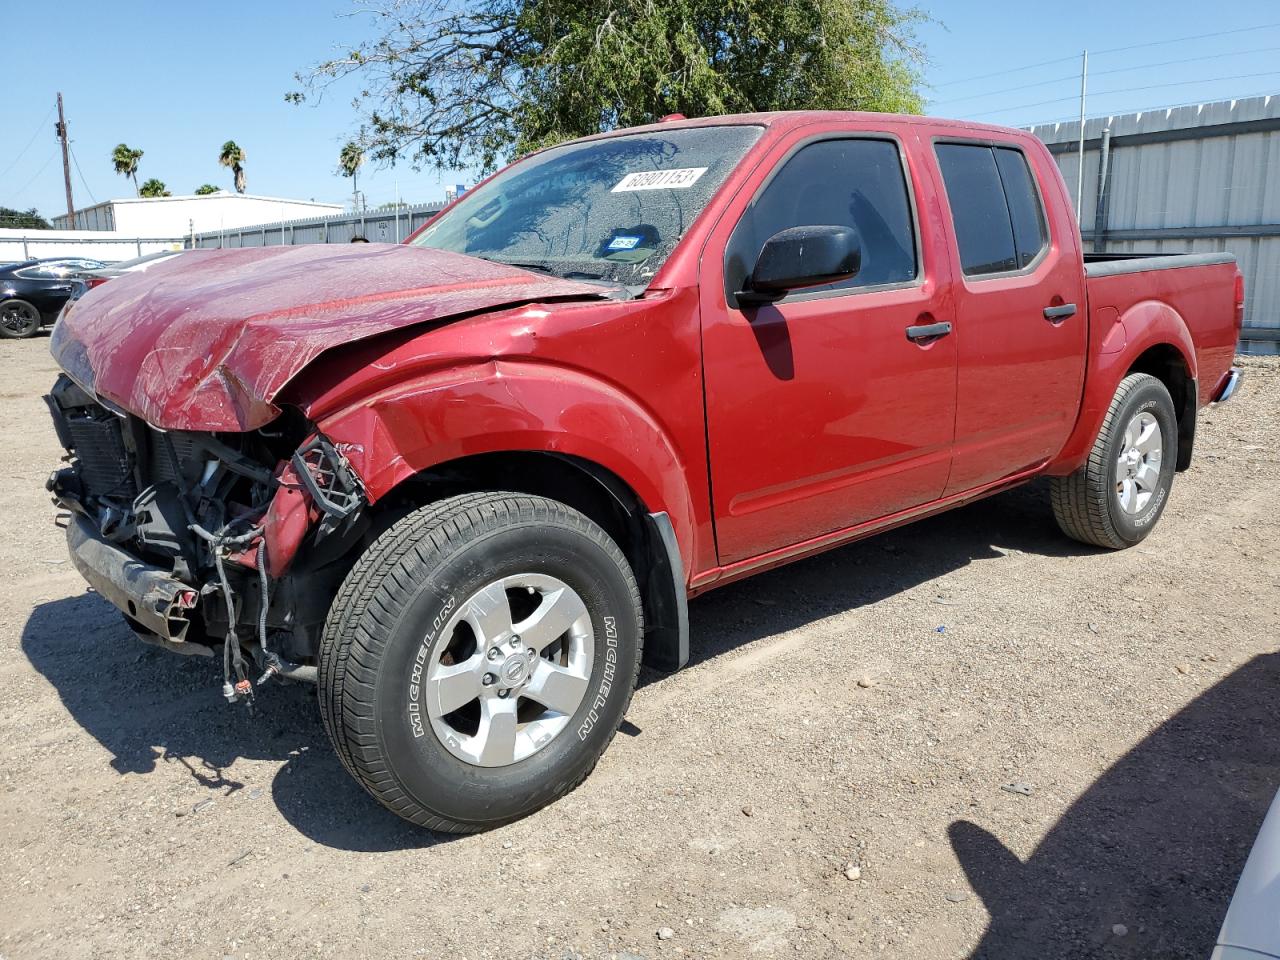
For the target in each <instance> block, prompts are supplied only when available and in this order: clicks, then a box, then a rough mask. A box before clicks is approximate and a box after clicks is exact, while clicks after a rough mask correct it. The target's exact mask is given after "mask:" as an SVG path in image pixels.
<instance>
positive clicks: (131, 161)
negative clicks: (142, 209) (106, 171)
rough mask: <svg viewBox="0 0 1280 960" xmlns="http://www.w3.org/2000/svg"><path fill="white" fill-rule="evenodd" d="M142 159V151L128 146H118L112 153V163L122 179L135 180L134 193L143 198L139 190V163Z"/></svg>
mask: <svg viewBox="0 0 1280 960" xmlns="http://www.w3.org/2000/svg"><path fill="white" fill-rule="evenodd" d="M141 159H142V151H141V150H134V149H133V148H132V147H130V146H129V145H128V144H124V143H119V144H116V148H115V149H114V150H112V151H111V163H112V166H114V167H115V168H116V173H118V174H120V176H122V177H132V178H133V192H134V193H135V194H138V195H139V196H141V193H140V191H139V188H138V161H139V160H141Z"/></svg>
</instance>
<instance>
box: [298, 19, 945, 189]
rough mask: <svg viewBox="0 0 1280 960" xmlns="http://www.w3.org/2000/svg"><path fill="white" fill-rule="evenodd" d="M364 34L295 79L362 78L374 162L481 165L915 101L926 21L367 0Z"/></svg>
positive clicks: (315, 89) (361, 103)
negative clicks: (677, 126) (598, 137)
mask: <svg viewBox="0 0 1280 960" xmlns="http://www.w3.org/2000/svg"><path fill="white" fill-rule="evenodd" d="M367 9H370V11H371V12H372V14H373V17H374V39H371V40H369V41H366V42H364V43H362V44H360V45H359V46H358V47H356V49H354V50H352V51H351V52H350V53H349V54H347V55H346V56H342V57H338V58H335V59H332V60H326V61H323V62H321V63H318V64H316V65H315V66H314V67H313V68H312V69H311V70H310V71H307V72H305V73H300V74H298V76H297V79H298V81H299V83H300V84H301V85H302V89H301V90H299V91H296V92H292V93H288V94H286V96H285V99H286V100H288V101H290V102H293V103H302V102H305V101H306V100H307V98H308V97H316V96H318V95H320V94H321V93H322V92H323V90H324V88H325V87H326V86H328V85H329V84H330V83H333V82H334V81H338V80H342V79H344V78H348V77H353V78H355V79H357V80H358V82H359V85H360V86H359V93H358V94H357V97H356V101H355V102H356V106H357V108H358V110H359V111H360V112H361V114H362V118H363V120H364V122H365V123H366V124H367V127H368V135H367V139H366V142H365V146H366V150H367V152H368V154H369V156H370V158H372V159H374V160H379V161H384V162H393V161H395V160H396V159H399V158H405V157H407V158H409V159H410V160H411V161H412V162H413V164H414V165H415V166H422V165H428V166H435V167H439V168H441V169H458V168H463V167H468V166H479V167H480V168H482V169H485V170H488V169H491V168H492V167H494V166H495V165H496V164H497V163H498V162H500V161H502V160H506V159H507V158H509V157H510V156H512V155H513V154H520V153H524V152H526V151H528V150H530V149H534V148H537V147H541V146H545V145H547V144H551V143H556V142H558V141H560V140H564V139H567V138H570V137H576V136H582V135H584V134H589V133H596V132H599V131H600V130H607V129H611V128H615V127H622V126H631V125H633V124H639V123H649V122H652V121H654V120H657V119H658V118H660V117H662V116H663V115H664V114H668V113H683V114H686V115H687V116H691V117H697V116H711V115H715V114H723V113H738V112H749V111H757V110H803V109H836V110H878V111H895V112H919V110H920V109H921V108H922V105H923V101H922V99H921V96H920V93H919V89H918V86H919V73H918V68H919V67H920V65H921V64H922V62H923V53H922V49H921V47H920V45H919V43H918V42H917V40H916V37H915V33H914V30H915V27H916V25H917V24H918V23H920V22H921V21H922V20H924V19H925V17H924V15H923V14H921V13H920V12H919V11H917V10H914V9H906V8H903V7H900V6H898V5H897V2H896V0H731V2H728V3H726V2H725V0H664V2H662V3H654V2H653V0H474V2H471V3H466V4H458V3H457V2H456V0H375V2H374V3H373V4H372V5H371V6H370V7H368V8H367Z"/></svg>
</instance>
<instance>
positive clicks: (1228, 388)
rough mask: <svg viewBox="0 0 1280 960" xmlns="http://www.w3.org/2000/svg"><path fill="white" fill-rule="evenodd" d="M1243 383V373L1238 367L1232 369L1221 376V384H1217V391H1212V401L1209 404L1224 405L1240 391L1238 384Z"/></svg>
mask: <svg viewBox="0 0 1280 960" xmlns="http://www.w3.org/2000/svg"><path fill="white" fill-rule="evenodd" d="M1243 382H1244V372H1243V371H1242V370H1241V369H1240V368H1239V367H1232V368H1231V369H1230V370H1228V371H1227V372H1226V375H1225V376H1223V378H1222V382H1221V383H1219V384H1218V389H1216V390H1215V391H1213V399H1212V400H1210V401H1209V402H1210V403H1226V402H1227V401H1228V400H1230V399H1231V398H1232V397H1234V396H1235V395H1236V393H1237V391H1239V389H1240V384H1241V383H1243Z"/></svg>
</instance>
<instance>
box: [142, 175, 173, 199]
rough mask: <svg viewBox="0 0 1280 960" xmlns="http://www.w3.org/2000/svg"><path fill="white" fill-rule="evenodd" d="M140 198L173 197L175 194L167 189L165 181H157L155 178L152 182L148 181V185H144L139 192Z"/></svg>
mask: <svg viewBox="0 0 1280 960" xmlns="http://www.w3.org/2000/svg"><path fill="white" fill-rule="evenodd" d="M138 196H140V197H171V196H173V194H171V193H170V192H169V191H168V190H167V189H166V188H165V185H164V181H163V180H157V179H156V178H155V177H152V178H151V179H150V180H148V181H147V182H146V183H144V184H143V185H142V188H141V189H140V190H139V191H138Z"/></svg>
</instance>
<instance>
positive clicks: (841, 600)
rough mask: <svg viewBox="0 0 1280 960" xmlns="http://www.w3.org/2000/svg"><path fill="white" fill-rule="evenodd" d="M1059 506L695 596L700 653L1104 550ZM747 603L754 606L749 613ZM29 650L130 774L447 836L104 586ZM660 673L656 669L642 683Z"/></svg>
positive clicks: (1038, 502) (278, 700) (362, 847)
mask: <svg viewBox="0 0 1280 960" xmlns="http://www.w3.org/2000/svg"><path fill="white" fill-rule="evenodd" d="M1047 503H1048V501H1047V496H1046V495H1045V493H1044V491H1041V490H1037V489H1036V488H1034V487H1032V488H1023V489H1021V490H1016V491H1012V492H1010V493H1006V494H1004V495H1002V496H1000V497H997V498H993V499H992V500H989V501H985V502H982V503H979V504H974V505H972V506H969V507H966V508H964V509H962V510H959V511H955V512H953V513H950V514H946V515H943V516H940V517H936V518H933V519H930V520H926V521H922V522H921V523H918V524H915V525H913V526H912V527H911V528H909V529H904V530H902V531H898V532H894V533H890V534H886V535H884V536H881V537H878V538H876V539H874V540H871V541H865V542H862V543H858V544H853V545H850V546H848V547H845V548H843V549H840V550H836V551H833V552H832V553H829V554H826V555H824V556H822V557H817V558H813V559H810V560H806V561H803V562H801V563H798V564H794V565H792V566H790V567H787V568H784V569H782V570H778V571H775V572H772V573H768V574H763V575H761V576H759V577H756V578H753V579H752V581H751V582H750V584H741V585H734V586H729V587H725V588H723V589H722V590H719V591H716V592H715V593H713V594H711V595H710V596H709V597H707V598H705V599H700V600H698V601H696V602H695V603H694V604H693V610H692V617H693V637H694V641H693V642H694V651H693V653H694V660H695V661H701V660H706V659H709V658H711V657H714V656H716V655H717V654H719V653H722V652H724V651H725V650H728V649H732V648H734V647H737V646H740V645H742V644H745V643H749V642H752V641H754V640H757V639H759V638H761V637H764V636H769V635H772V634H775V633H778V632H781V631H784V630H788V629H791V628H793V627H796V626H799V625H801V624H803V623H806V622H810V621H812V620H815V619H819V618H821V617H824V616H827V615H830V614H831V613H834V612H836V611H840V610H848V609H853V608H857V607H860V606H864V605H867V604H871V603H875V602H876V601H878V600H881V599H883V598H885V597H888V596H892V595H893V594H896V593H898V592H901V591H903V590H907V589H910V588H912V587H915V586H917V585H919V584H921V583H924V582H927V581H928V580H931V579H933V578H935V577H938V576H941V575H942V574H945V573H947V572H949V571H952V570H955V569H958V568H960V567H963V566H965V565H967V564H969V563H971V562H973V561H974V560H979V559H985V558H996V557H999V556H1000V555H1001V550H1003V551H1008V550H1021V551H1024V552H1029V553H1039V554H1050V555H1055V556H1068V555H1074V554H1077V553H1078V554H1086V553H1092V552H1094V551H1092V550H1090V549H1089V548H1086V547H1082V546H1080V545H1079V544H1074V543H1072V542H1071V541H1068V540H1066V539H1065V538H1063V537H1062V535H1061V534H1060V533H1059V532H1058V530H1057V528H1056V526H1055V525H1054V522H1053V518H1052V516H1051V515H1050V513H1049V510H1048V506H1047ZM751 601H756V602H754V603H753V602H751ZM758 602H764V603H767V604H768V606H767V607H762V606H758V605H757V603H758ZM743 608H749V609H750V611H752V615H751V616H750V617H748V618H746V619H744V618H742V616H741V610H742V609H743ZM761 611H767V614H768V615H767V616H763V615H760V614H761ZM22 649H23V651H24V653H25V654H26V655H27V657H28V659H29V660H30V661H31V663H32V665H33V666H34V667H35V668H36V669H37V670H38V671H39V672H40V673H41V674H42V675H43V676H44V677H45V678H46V679H47V680H48V681H49V682H50V683H51V684H52V685H53V686H54V688H55V689H56V690H57V691H58V694H59V696H60V697H61V699H62V702H63V704H64V705H65V707H66V708H67V710H68V712H69V713H70V714H71V716H72V717H73V718H74V719H75V721H76V722H77V723H79V724H80V726H81V727H83V728H84V729H85V730H86V731H87V732H88V733H89V734H90V735H91V736H93V737H94V738H95V739H96V740H97V741H98V742H99V743H100V744H101V745H102V746H103V747H104V748H105V749H106V750H108V751H109V752H110V754H111V756H112V759H111V766H112V767H113V768H114V769H115V770H117V771H119V772H120V773H122V774H123V773H137V774H146V773H150V772H152V771H153V770H155V769H156V768H157V767H158V766H160V765H161V764H177V765H180V766H182V767H184V768H185V770H186V771H187V773H188V775H189V776H190V777H191V778H192V779H193V780H194V781H195V782H197V783H199V784H200V785H202V786H203V787H206V788H207V789H208V790H209V791H210V792H211V793H224V794H226V793H233V792H236V791H239V790H243V789H249V790H250V791H252V790H253V789H255V785H254V784H248V783H244V782H241V781H238V780H237V779H236V778H235V776H234V775H232V774H230V773H228V771H229V770H230V768H231V767H232V765H233V764H234V762H235V761H236V760H237V759H241V758H243V759H249V760H268V761H275V762H282V763H283V766H282V767H281V768H280V769H279V771H278V772H277V773H276V775H275V777H274V780H273V782H272V784H271V796H272V799H273V800H274V801H275V803H276V805H277V807H278V808H279V810H280V812H281V813H282V814H283V815H284V816H285V817H286V818H287V819H288V820H289V821H290V823H292V824H293V825H294V826H295V827H296V828H297V829H298V830H299V831H301V832H302V833H303V834H305V835H306V836H308V837H310V838H311V839H312V840H315V841H316V842H317V843H322V844H325V845H327V846H332V847H337V848H342V849H348V850H356V851H380V850H396V849H406V848H413V847H424V846H430V845H432V844H434V843H439V842H442V841H444V840H447V839H449V838H448V837H446V836H445V835H433V834H430V833H427V832H424V831H421V830H418V829H417V828H414V827H412V826H410V825H408V824H406V823H404V822H402V821H401V820H400V819H399V818H397V817H396V816H394V815H393V814H391V813H390V812H388V811H386V810H384V809H383V808H382V807H380V806H379V805H378V804H377V803H376V802H375V801H373V800H372V799H371V798H369V797H368V796H367V795H366V794H365V793H364V791H363V790H362V789H361V788H360V787H359V786H358V785H357V784H356V783H355V782H354V781H352V780H351V778H350V777H349V776H348V775H347V773H346V771H345V770H343V768H342V766H341V764H340V763H339V761H338V759H337V757H336V756H335V755H334V753H333V750H332V748H331V746H330V744H329V741H328V738H327V736H326V734H325V732H324V729H323V727H322V726H321V723H320V717H319V711H318V709H317V706H316V703H315V696H314V693H313V692H312V690H311V689H310V688H308V687H306V686H302V685H289V686H274V685H273V686H272V687H269V688H268V689H267V690H265V691H264V692H263V694H262V695H260V696H259V698H258V711H257V716H255V717H253V718H250V717H248V716H247V715H246V712H245V711H244V710H243V708H240V707H229V706H228V705H227V704H226V703H225V701H224V700H223V699H222V697H221V685H222V674H221V663H220V662H218V661H214V660H211V659H208V658H203V657H180V656H174V655H173V654H170V653H166V652H164V651H160V650H156V649H154V648H152V647H148V646H146V645H145V644H141V643H139V642H138V641H137V639H136V638H134V637H133V635H132V633H131V632H130V631H129V630H128V629H127V628H126V627H125V626H124V624H123V623H122V622H121V621H120V619H119V617H118V615H117V614H116V613H115V612H114V611H113V610H111V609H110V607H108V605H107V604H106V603H105V601H103V600H101V599H100V598H98V597H96V596H94V595H92V594H82V595H79V596H75V597H69V598H65V599H61V600H55V601H51V602H48V603H43V604H40V605H39V606H37V607H36V608H35V609H34V611H33V612H32V614H31V616H30V618H29V619H28V621H27V624H26V626H25V629H24V630H23V635H22ZM661 677H662V674H657V673H655V672H653V671H651V670H645V671H644V674H643V677H642V683H649V682H654V681H655V680H659V679H660V678H661ZM624 731H628V732H631V733H632V734H635V733H636V732H637V731H635V729H634V728H626V727H624Z"/></svg>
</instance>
